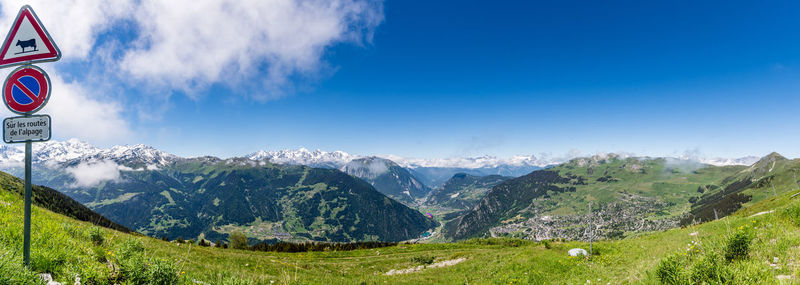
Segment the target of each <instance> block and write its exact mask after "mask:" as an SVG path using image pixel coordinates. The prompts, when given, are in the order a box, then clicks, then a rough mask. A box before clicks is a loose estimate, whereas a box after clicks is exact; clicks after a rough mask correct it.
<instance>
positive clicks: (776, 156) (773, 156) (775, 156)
mask: <svg viewBox="0 0 800 285" xmlns="http://www.w3.org/2000/svg"><path fill="white" fill-rule="evenodd" d="M762 159H769V160H771V161H772V160H786V157H783V155H780V154H779V153H777V152H774V151H773V152H772V153H770V154H768V155H767V156H765V157H764V158H762Z"/></svg>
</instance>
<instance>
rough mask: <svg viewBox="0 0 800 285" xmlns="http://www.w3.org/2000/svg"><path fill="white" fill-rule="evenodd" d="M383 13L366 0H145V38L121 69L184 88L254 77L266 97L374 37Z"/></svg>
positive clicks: (141, 10) (139, 13) (140, 15)
mask: <svg viewBox="0 0 800 285" xmlns="http://www.w3.org/2000/svg"><path fill="white" fill-rule="evenodd" d="M382 10H383V9H382V3H381V2H368V1H364V0H334V1H329V0H252V1H243V0H227V1H197V0H181V1H142V3H141V5H140V6H139V7H137V9H136V12H135V13H134V15H133V18H134V19H135V20H136V22H137V23H138V25H139V28H140V38H139V39H138V40H137V41H136V42H135V43H134V47H133V48H132V49H131V50H128V51H127V52H126V53H125V55H124V57H123V58H122V61H121V68H122V69H123V70H125V72H126V73H128V74H130V75H132V76H133V77H134V78H136V79H139V80H144V81H146V82H149V83H151V84H152V83H155V84H156V85H167V86H170V87H171V88H174V89H179V90H180V89H182V90H185V91H191V90H192V89H195V88H198V87H199V88H202V87H205V86H207V85H208V84H211V83H225V84H229V85H234V84H237V85H238V84H242V83H244V82H245V79H254V80H256V81H260V82H259V83H257V84H256V85H260V86H250V87H263V88H264V89H265V92H264V93H261V94H253V95H252V97H253V98H255V99H259V100H268V99H272V98H276V97H280V96H282V94H283V93H282V90H284V89H285V88H286V87H287V86H288V87H289V88H290V87H291V86H290V85H291V84H289V83H288V81H289V80H290V79H289V78H290V77H292V76H294V75H298V74H299V75H311V76H313V74H314V73H315V72H317V71H319V70H320V68H321V67H322V66H324V64H323V63H322V59H321V58H322V55H323V52H324V50H325V48H327V47H329V46H331V45H333V44H335V43H339V42H356V43H360V42H361V41H362V40H363V39H365V38H366V39H367V40H370V39H371V35H372V31H373V30H374V28H375V27H376V26H377V25H378V24H379V23H380V22H381V21H382V20H383V14H382ZM262 69H265V70H266V76H262V75H255V76H254V75H252V74H254V73H258V72H259V70H262Z"/></svg>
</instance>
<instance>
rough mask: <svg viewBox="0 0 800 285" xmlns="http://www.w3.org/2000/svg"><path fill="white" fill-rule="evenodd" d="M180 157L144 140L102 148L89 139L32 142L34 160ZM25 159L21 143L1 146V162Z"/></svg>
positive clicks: (125, 161) (130, 162)
mask: <svg viewBox="0 0 800 285" xmlns="http://www.w3.org/2000/svg"><path fill="white" fill-rule="evenodd" d="M176 158H178V157H177V156H175V155H172V154H168V153H166V152H163V151H160V150H157V149H155V148H153V147H150V146H146V145H143V144H137V145H132V146H114V147H112V148H108V149H101V148H98V147H95V146H93V145H90V144H88V143H86V142H83V141H80V140H77V139H70V140H67V141H55V140H52V141H47V142H42V143H36V144H33V163H37V164H39V163H46V164H53V163H55V164H77V163H81V162H88V161H113V162H116V163H118V164H121V165H126V166H130V167H147V166H153V165H155V166H159V165H164V164H166V163H168V162H170V161H172V160H174V159H176ZM24 159H25V151H24V148H23V146H22V145H15V146H2V147H0V165H3V166H20V165H21V164H22V162H23V160H24Z"/></svg>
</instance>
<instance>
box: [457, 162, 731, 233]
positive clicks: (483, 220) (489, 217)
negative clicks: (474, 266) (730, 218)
mask: <svg viewBox="0 0 800 285" xmlns="http://www.w3.org/2000/svg"><path fill="white" fill-rule="evenodd" d="M744 168H746V167H743V166H729V167H714V166H710V165H703V164H699V163H696V162H691V161H685V160H676V159H664V158H654V159H650V158H620V157H618V156H615V155H608V156H594V157H591V158H578V159H574V160H572V161H570V162H567V163H564V164H562V165H559V166H556V167H553V168H549V169H544V170H538V171H534V172H532V173H530V174H528V175H525V176H522V177H518V178H514V179H511V180H507V181H505V182H503V183H500V184H498V185H496V186H494V187H493V188H492V189H491V190H490V191H489V192H488V193H487V194H486V195H485V196H484V197H483V198H482V199H481V200H480V201H479V202H478V203H477V205H476V206H475V207H474V208H473V209H471V210H470V211H469V212H467V213H466V214H464V215H463V216H462V217H460V218H458V219H456V220H453V221H451V222H449V223H448V224H447V225H446V227H445V233H446V235H447V236H448V237H452V238H455V239H464V238H469V237H475V236H488V235H490V234H491V235H510V236H518V237H529V238H536V239H541V238H552V237H566V238H570V239H584V240H585V239H586V237H587V235H588V233H589V232H590V231H588V230H587V229H586V226H585V225H586V221H588V220H595V221H596V222H597V223H599V224H602V225H603V226H602V227H601V228H599V229H597V230H595V231H594V233H595V234H596V235H597V236H601V237H611V236H615V237H619V236H622V235H627V234H633V233H635V232H641V231H649V230H660V229H667V228H671V227H675V226H677V224H678V221H679V220H680V218H681V217H682V216H683V214H685V213H686V212H688V211H689V209H690V206H691V201H694V200H696V199H699V197H700V196H701V195H702V193H700V192H698V191H697V189H698V188H699V187H701V186H703V185H707V184H712V183H718V182H719V181H721V180H723V179H724V178H725V177H729V176H730V175H733V174H735V173H736V172H738V171H741V170H742V169H744ZM590 207H591V208H592V211H593V212H592V213H589V208H590Z"/></svg>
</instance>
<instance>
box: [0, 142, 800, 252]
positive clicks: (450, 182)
mask: <svg viewBox="0 0 800 285" xmlns="http://www.w3.org/2000/svg"><path fill="white" fill-rule="evenodd" d="M22 156H23V153H22V151H21V150H20V149H18V148H15V147H8V146H5V147H2V148H0V164H1V165H2V167H3V170H5V171H7V172H9V173H11V174H12V175H14V176H18V177H20V176H21V175H22V168H21V160H22ZM33 162H34V173H35V175H34V183H35V184H40V185H44V186H47V187H50V188H53V189H57V190H58V191H60V192H62V193H64V194H66V195H67V196H69V197H71V198H72V199H75V200H76V201H78V202H80V203H82V204H83V205H85V206H86V207H88V208H89V209H91V210H93V211H95V212H97V213H99V214H101V215H103V216H105V217H107V218H108V219H109V220H110V221H109V222H111V221H113V222H115V223H118V224H119V225H121V226H120V227H126V228H130V229H132V230H135V231H137V232H139V233H142V234H146V235H149V236H153V237H166V238H169V239H176V238H179V237H180V238H185V239H200V238H204V239H207V240H212V241H215V240H226V239H227V238H228V235H229V234H230V233H232V232H234V231H241V232H243V233H245V234H246V235H247V237H248V238H249V239H251V240H253V241H267V242H275V241H291V242H304V241H329V242H347V241H407V240H418V241H419V240H427V241H452V240H461V239H466V238H470V237H482V236H511V237H519V238H525V239H533V240H543V239H552V238H567V239H574V240H588V239H598V238H620V237H624V236H628V235H635V234H637V233H640V232H647V231H654V230H663V229H668V228H672V227H677V226H679V225H681V224H689V223H693V222H698V221H706V220H709V219H713V218H714V217H716V218H719V217H722V216H725V215H728V214H730V213H732V212H734V211H735V210H737V209H739V208H740V207H742V206H743V205H745V204H747V203H754V202H757V201H760V200H763V199H764V198H766V197H767V196H768V194H779V193H780V192H783V191H787V190H788V189H790V188H791V187H789V186H792V185H796V184H795V183H796V182H795V181H794V180H793V179H792V178H791V176H790V174H791V173H793V172H792V171H796V169H797V168H800V162H798V161H796V160H788V159H785V158H783V157H781V156H780V155H778V154H771V155H768V156H766V157H764V158H762V159H760V160H759V159H758V158H753V157H748V158H742V159H735V160H732V159H712V160H698V159H686V158H649V157H625V156H620V155H615V154H600V155H595V156H592V157H583V158H572V159H569V160H566V159H561V160H558V159H553V160H548V159H537V158H536V157H534V156H516V157H512V158H510V159H498V158H495V157H489V156H485V157H477V158H454V159H439V160H421V159H406V158H401V157H397V156H359V155H351V154H348V153H345V152H342V151H335V152H325V151H320V150H315V151H309V150H306V149H299V150H283V151H270V152H267V151H258V152H255V153H252V154H249V155H246V156H244V157H235V158H226V159H223V158H217V157H210V156H206V157H192V158H184V157H178V156H175V155H172V154H168V153H165V152H163V151H160V150H157V149H155V148H152V147H149V146H145V145H133V146H115V147H112V148H108V149H102V148H97V147H94V146H91V145H89V144H87V143H84V142H80V141H77V140H68V141H61V142H58V141H51V142H47V143H40V144H36V145H35V148H34V160H33ZM772 185H774V186H775V188H776V189H777V190H774V192H775V193H767V192H769V191H763V190H764V189H765V187H772ZM769 189H771V188H769ZM769 189H767V190H769ZM423 213H426V214H423ZM715 215H716V216H715Z"/></svg>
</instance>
